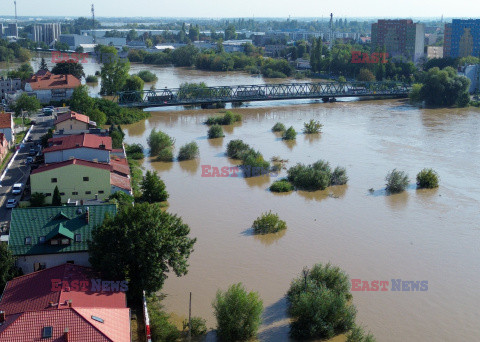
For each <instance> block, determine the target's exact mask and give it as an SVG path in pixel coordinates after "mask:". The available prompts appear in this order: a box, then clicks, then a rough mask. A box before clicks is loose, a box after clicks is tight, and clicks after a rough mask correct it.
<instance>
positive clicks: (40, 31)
mask: <svg viewBox="0 0 480 342" xmlns="http://www.w3.org/2000/svg"><path fill="white" fill-rule="evenodd" d="M61 32H62V25H61V24H59V23H51V24H35V25H33V28H32V38H33V41H35V42H44V43H45V44H47V45H53V44H55V42H56V41H57V40H58V38H59V36H60V33H61Z"/></svg>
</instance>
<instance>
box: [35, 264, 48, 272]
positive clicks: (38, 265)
mask: <svg viewBox="0 0 480 342" xmlns="http://www.w3.org/2000/svg"><path fill="white" fill-rule="evenodd" d="M46 268H47V264H46V263H44V262H36V263H34V264H33V271H34V272H37V271H41V270H44V269H46Z"/></svg>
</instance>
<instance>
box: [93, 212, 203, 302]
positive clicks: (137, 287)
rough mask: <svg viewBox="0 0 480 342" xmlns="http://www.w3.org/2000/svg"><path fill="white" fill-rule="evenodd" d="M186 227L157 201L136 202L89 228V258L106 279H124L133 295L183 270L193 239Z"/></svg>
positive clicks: (151, 290)
mask: <svg viewBox="0 0 480 342" xmlns="http://www.w3.org/2000/svg"><path fill="white" fill-rule="evenodd" d="M189 233H190V228H189V227H188V225H187V224H185V223H183V222H182V219H181V218H180V217H178V216H176V215H174V214H170V213H168V212H165V211H163V210H161V208H160V206H159V205H158V204H157V203H154V204H150V203H137V204H135V206H126V207H123V208H122V209H121V210H120V211H119V212H118V213H117V215H116V216H115V217H111V216H108V217H106V218H105V220H104V221H103V223H102V225H100V226H97V227H95V228H94V229H93V231H92V240H91V241H90V242H89V254H90V258H89V261H90V263H91V265H92V267H93V268H94V269H95V270H96V271H98V272H100V273H101V274H102V276H104V277H105V278H106V279H112V280H127V281H128V291H129V294H130V295H132V296H136V297H137V298H138V297H139V296H141V294H142V291H143V290H145V291H146V292H147V294H150V293H154V292H156V291H158V290H159V289H161V288H162V286H163V283H164V281H165V279H166V278H167V274H168V273H169V272H170V271H173V272H174V273H175V274H176V275H177V276H182V275H185V274H186V273H187V268H188V264H187V260H188V258H189V256H190V254H191V253H192V251H193V245H194V244H195V241H196V239H191V238H189V237H188V234H189Z"/></svg>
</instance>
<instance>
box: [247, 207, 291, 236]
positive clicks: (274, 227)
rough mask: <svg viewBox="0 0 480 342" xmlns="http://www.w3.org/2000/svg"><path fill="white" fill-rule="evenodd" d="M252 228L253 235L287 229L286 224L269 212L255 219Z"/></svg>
mask: <svg viewBox="0 0 480 342" xmlns="http://www.w3.org/2000/svg"><path fill="white" fill-rule="evenodd" d="M252 228H253V231H254V232H255V234H269V233H277V232H279V231H281V230H284V229H287V224H286V223H285V221H282V220H280V218H279V217H278V214H274V213H272V212H271V211H269V212H268V213H263V214H262V215H261V216H260V217H257V219H256V220H255V221H253V224H252Z"/></svg>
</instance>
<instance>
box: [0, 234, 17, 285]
mask: <svg viewBox="0 0 480 342" xmlns="http://www.w3.org/2000/svg"><path fill="white" fill-rule="evenodd" d="M19 275H20V274H19V272H18V269H17V267H15V258H14V256H13V254H12V251H11V250H10V249H9V248H8V244H6V243H3V242H2V243H0V289H1V291H3V290H4V289H5V285H6V284H7V282H8V281H10V280H12V279H13V278H15V277H17V276H19Z"/></svg>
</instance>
